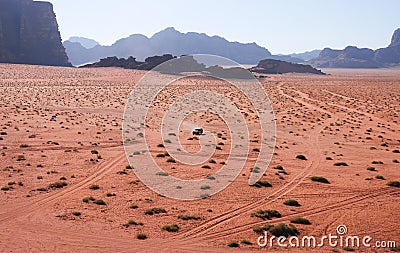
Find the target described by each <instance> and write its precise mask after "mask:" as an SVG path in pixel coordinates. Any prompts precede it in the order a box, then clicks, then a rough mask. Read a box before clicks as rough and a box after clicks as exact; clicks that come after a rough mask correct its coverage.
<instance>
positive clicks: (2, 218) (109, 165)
mask: <svg viewBox="0 0 400 253" xmlns="http://www.w3.org/2000/svg"><path fill="white" fill-rule="evenodd" d="M124 158H125V153H121V154H119V155H118V156H116V157H114V158H113V159H111V160H110V161H108V162H106V161H104V162H101V163H100V164H98V165H97V167H96V171H95V172H94V173H93V174H92V175H90V176H89V177H87V178H85V179H84V180H82V181H80V182H78V183H76V184H74V185H71V186H67V187H66V188H65V189H63V190H58V191H57V192H55V193H53V194H50V195H47V196H45V197H44V198H42V199H39V200H36V201H33V202H31V203H28V204H26V205H23V206H20V207H17V208H16V209H14V210H13V211H11V212H6V213H2V214H0V222H6V221H9V220H11V219H15V218H18V217H21V216H24V215H27V214H29V213H31V212H34V211H36V210H38V209H40V208H42V207H43V206H45V205H49V204H52V203H55V202H56V201H57V200H60V199H62V198H64V197H67V196H70V195H72V194H73V193H75V192H77V191H79V190H81V189H83V188H86V187H88V186H89V185H90V184H92V183H94V182H96V181H97V180H99V179H101V178H102V177H103V176H104V175H105V174H107V173H108V172H110V171H112V170H113V169H115V168H118V165H120V164H121V162H122V161H124V162H125V159H124Z"/></svg>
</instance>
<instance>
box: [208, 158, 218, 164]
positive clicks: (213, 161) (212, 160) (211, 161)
mask: <svg viewBox="0 0 400 253" xmlns="http://www.w3.org/2000/svg"><path fill="white" fill-rule="evenodd" d="M208 162H209V163H217V162H216V161H215V160H214V159H211V160H210V161H208Z"/></svg>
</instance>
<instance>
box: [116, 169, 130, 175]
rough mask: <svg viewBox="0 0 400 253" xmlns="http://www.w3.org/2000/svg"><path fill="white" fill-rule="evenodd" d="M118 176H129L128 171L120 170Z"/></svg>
mask: <svg viewBox="0 0 400 253" xmlns="http://www.w3.org/2000/svg"><path fill="white" fill-rule="evenodd" d="M117 174H118V175H128V171H126V170H120V171H118V172H117Z"/></svg>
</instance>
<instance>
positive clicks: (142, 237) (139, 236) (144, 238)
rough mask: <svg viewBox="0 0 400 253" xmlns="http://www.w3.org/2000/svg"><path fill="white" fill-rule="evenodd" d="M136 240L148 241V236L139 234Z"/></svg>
mask: <svg viewBox="0 0 400 253" xmlns="http://www.w3.org/2000/svg"><path fill="white" fill-rule="evenodd" d="M136 238H137V239H138V240H146V239H147V235H146V234H138V235H137V236H136Z"/></svg>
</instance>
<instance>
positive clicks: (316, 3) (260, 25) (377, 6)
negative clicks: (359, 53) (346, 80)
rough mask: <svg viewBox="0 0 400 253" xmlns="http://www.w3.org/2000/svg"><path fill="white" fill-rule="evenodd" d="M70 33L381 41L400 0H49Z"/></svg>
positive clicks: (270, 42)
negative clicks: (167, 30)
mask: <svg viewBox="0 0 400 253" xmlns="http://www.w3.org/2000/svg"><path fill="white" fill-rule="evenodd" d="M50 2H52V3H53V4H54V9H55V11H56V14H57V19H58V23H59V26H60V31H61V35H62V38H63V40H66V39H68V38H69V37H70V36H84V37H88V38H93V39H95V40H97V41H99V42H100V43H101V44H103V45H110V44H112V43H113V42H115V41H116V40H117V39H119V38H123V37H127V36H129V35H130V34H134V33H141V34H144V35H146V36H152V35H153V34H154V33H156V32H158V31H160V30H162V29H164V28H166V27H170V26H172V27H175V28H176V29H177V30H179V31H181V32H189V31H193V32H202V33H207V34H208V35H220V36H222V37H225V38H226V39H228V40H230V41H239V42H256V43H257V44H259V45H261V46H264V47H266V48H267V49H268V50H270V51H271V52H272V53H274V54H278V53H292V52H303V51H307V50H312V49H322V48H324V47H331V48H343V47H345V46H347V45H354V46H359V47H369V48H373V49H376V48H379V47H385V46H387V45H388V44H389V42H390V38H391V36H392V33H393V31H394V30H395V29H396V28H398V27H400V15H399V10H400V1H399V0H280V1H279V0H264V1H263V0H252V1H244V0H243V1H240V0H236V1H235V0H231V1H228V0H203V1H191V0H186V1H185V0H165V1H162V0H159V1H156V0H153V1H151V0H140V1H137V0H107V1H106V0H96V1H93V0H50Z"/></svg>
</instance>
